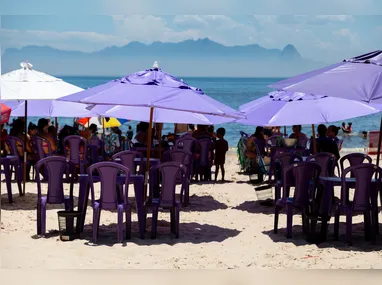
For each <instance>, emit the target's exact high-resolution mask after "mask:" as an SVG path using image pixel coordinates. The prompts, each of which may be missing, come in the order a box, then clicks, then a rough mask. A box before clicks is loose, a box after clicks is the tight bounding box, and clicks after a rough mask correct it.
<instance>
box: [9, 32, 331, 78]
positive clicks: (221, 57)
mask: <svg viewBox="0 0 382 285" xmlns="http://www.w3.org/2000/svg"><path fill="white" fill-rule="evenodd" d="M23 60H28V61H30V62H31V63H32V64H33V65H34V66H35V68H36V69H37V70H43V71H45V72H48V73H52V74H57V75H125V74H128V73H131V72H134V71H137V70H142V69H146V68H149V67H151V66H152V63H153V62H154V61H155V60H157V61H159V64H160V67H162V68H163V69H165V70H166V71H168V72H171V73H173V74H176V75H179V76H238V77H243V76H245V77H271V76H272V77H282V76H292V75H295V74H297V73H301V72H305V71H309V70H311V69H314V68H318V67H321V66H323V65H324V63H320V62H315V61H312V60H309V59H304V58H302V57H301V56H300V54H299V52H298V51H297V49H296V48H295V47H294V46H293V45H291V44H289V45H287V46H286V47H285V48H284V49H283V50H280V49H267V48H264V47H261V46H259V45H257V44H252V45H245V46H224V45H222V44H219V43H217V42H214V41H211V40H210V39H208V38H205V39H199V40H186V41H182V42H178V43H164V42H153V43H151V44H149V45H146V44H143V43H140V42H131V43H129V44H127V45H125V46H122V47H116V46H112V47H108V48H105V49H103V50H100V51H97V52H92V53H84V52H80V51H64V50H59V49H55V48H52V47H48V46H26V47H23V48H21V49H14V48H12V49H7V50H5V52H4V54H3V57H2V72H3V73H5V72H8V71H10V70H13V69H16V68H18V67H19V63H20V62H21V61H23Z"/></svg>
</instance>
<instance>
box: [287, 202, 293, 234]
mask: <svg viewBox="0 0 382 285" xmlns="http://www.w3.org/2000/svg"><path fill="white" fill-rule="evenodd" d="M292 226H293V206H292V204H289V203H287V238H292Z"/></svg>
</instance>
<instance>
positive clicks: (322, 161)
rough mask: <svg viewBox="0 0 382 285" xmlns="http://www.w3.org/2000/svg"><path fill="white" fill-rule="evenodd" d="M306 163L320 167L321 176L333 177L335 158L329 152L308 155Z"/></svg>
mask: <svg viewBox="0 0 382 285" xmlns="http://www.w3.org/2000/svg"><path fill="white" fill-rule="evenodd" d="M306 162H314V163H315V164H318V165H319V166H320V167H321V176H325V177H333V176H334V168H335V166H336V165H337V158H336V156H335V155H334V154H332V153H329V152H320V153H316V154H312V155H310V156H309V157H308V158H307V159H306Z"/></svg>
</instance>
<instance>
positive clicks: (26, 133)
mask: <svg viewBox="0 0 382 285" xmlns="http://www.w3.org/2000/svg"><path fill="white" fill-rule="evenodd" d="M24 121H25V125H24V171H23V173H24V177H23V195H25V182H26V180H27V156H28V153H27V143H28V129H27V121H28V100H25V118H24Z"/></svg>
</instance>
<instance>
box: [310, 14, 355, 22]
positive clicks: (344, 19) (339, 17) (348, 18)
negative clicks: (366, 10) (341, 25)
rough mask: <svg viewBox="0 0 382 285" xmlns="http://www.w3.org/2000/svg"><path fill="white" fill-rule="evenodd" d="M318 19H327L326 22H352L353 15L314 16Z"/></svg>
mask: <svg viewBox="0 0 382 285" xmlns="http://www.w3.org/2000/svg"><path fill="white" fill-rule="evenodd" d="M315 18H316V19H318V20H323V21H328V22H353V21H354V17H353V16H351V15H317V16H315Z"/></svg>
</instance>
